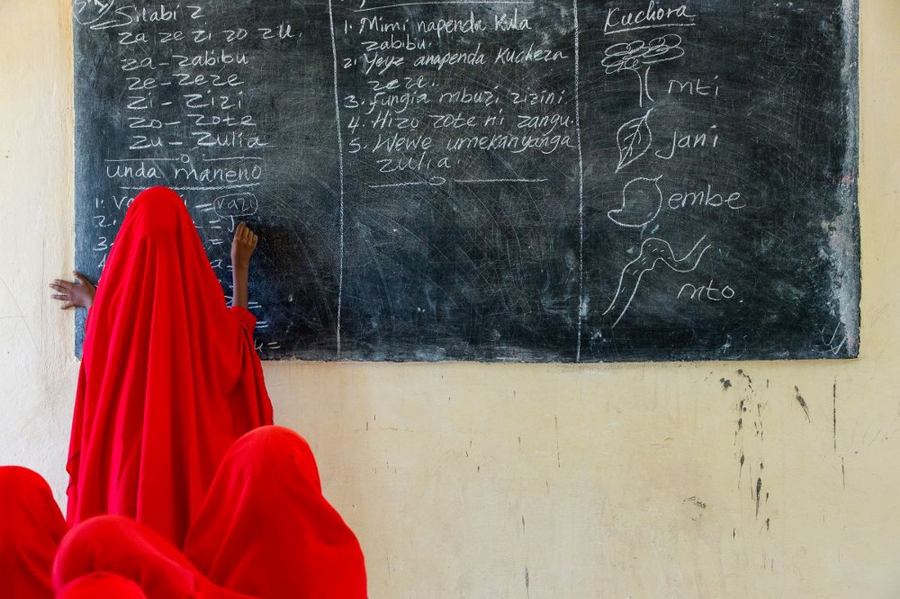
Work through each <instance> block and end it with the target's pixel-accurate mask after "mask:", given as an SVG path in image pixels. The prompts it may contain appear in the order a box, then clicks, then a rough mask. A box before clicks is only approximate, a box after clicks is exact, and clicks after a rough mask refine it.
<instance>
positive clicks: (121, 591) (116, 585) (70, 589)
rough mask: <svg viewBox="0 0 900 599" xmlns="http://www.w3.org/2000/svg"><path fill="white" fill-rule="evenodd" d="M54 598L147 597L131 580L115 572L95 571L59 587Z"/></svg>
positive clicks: (114, 598) (132, 598)
mask: <svg viewBox="0 0 900 599" xmlns="http://www.w3.org/2000/svg"><path fill="white" fill-rule="evenodd" d="M56 599H147V595H145V594H144V591H142V590H141V587H139V586H138V584H137V583H136V582H134V581H133V580H128V579H127V578H123V577H121V576H118V575H116V574H109V573H107V572H95V573H94V574H89V575H87V576H82V577H81V578H79V579H78V580H75V581H74V582H72V583H71V584H67V585H66V586H65V587H64V588H62V589H60V591H59V593H57V595H56Z"/></svg>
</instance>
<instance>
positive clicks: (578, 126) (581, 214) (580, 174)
mask: <svg viewBox="0 0 900 599" xmlns="http://www.w3.org/2000/svg"><path fill="white" fill-rule="evenodd" d="M572 11H573V17H574V30H575V40H574V44H575V133H576V135H577V136H578V307H577V310H578V327H577V328H578V334H577V337H578V341H577V343H578V345H577V347H576V348H575V361H576V362H581V326H582V321H583V320H584V153H583V151H582V148H581V98H580V95H579V93H580V91H581V90H580V85H581V82H580V69H581V64H580V62H581V31H580V29H579V25H578V0H572Z"/></svg>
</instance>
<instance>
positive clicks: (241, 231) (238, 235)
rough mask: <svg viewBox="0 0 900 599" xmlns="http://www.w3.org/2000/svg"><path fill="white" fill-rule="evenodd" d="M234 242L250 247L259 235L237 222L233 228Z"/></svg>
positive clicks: (253, 245)
mask: <svg viewBox="0 0 900 599" xmlns="http://www.w3.org/2000/svg"><path fill="white" fill-rule="evenodd" d="M234 242H235V243H239V244H241V245H244V246H247V247H249V248H251V249H252V248H255V247H256V244H257V243H258V242H259V236H258V235H257V234H256V233H254V232H253V231H252V230H251V229H250V227H248V226H247V225H245V224H244V223H239V224H238V226H237V227H236V228H235V230H234Z"/></svg>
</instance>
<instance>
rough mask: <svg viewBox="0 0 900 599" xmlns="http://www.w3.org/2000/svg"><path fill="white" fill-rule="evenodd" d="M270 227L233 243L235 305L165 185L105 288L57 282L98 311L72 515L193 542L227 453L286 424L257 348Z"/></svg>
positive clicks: (113, 262)
mask: <svg viewBox="0 0 900 599" xmlns="http://www.w3.org/2000/svg"><path fill="white" fill-rule="evenodd" d="M256 243H257V237H256V235H254V234H253V232H252V231H250V229H248V228H246V227H244V225H243V224H241V225H240V226H239V227H238V228H237V230H236V232H235V237H234V243H233V245H232V270H233V280H234V295H233V300H232V305H231V307H230V308H229V307H228V306H227V305H226V302H225V296H224V293H223V291H222V287H221V285H220V283H219V281H218V279H217V278H216V276H215V273H214V272H213V270H212V268H211V267H210V264H209V260H208V258H207V255H206V252H205V251H204V249H203V246H202V244H201V242H200V237H199V235H198V234H197V230H196V228H195V226H194V223H193V221H192V220H191V217H190V215H189V214H188V211H187V209H186V208H185V205H184V201H183V200H182V199H181V198H180V197H179V196H178V194H176V193H175V192H174V191H172V190H171V189H168V188H165V187H153V188H151V189H148V190H146V191H144V192H142V193H141V194H140V195H138V196H137V197H136V198H135V199H134V201H133V202H132V204H131V206H130V207H129V209H128V212H127V214H126V217H125V219H124V221H123V223H122V227H121V229H120V230H119V233H118V235H117V237H116V240H115V244H114V246H113V248H112V250H111V252H110V255H109V257H108V259H107V263H106V266H105V268H104V271H103V277H102V279H101V281H100V282H99V284H98V286H97V288H96V296H94V297H91V294H92V289H91V287H90V286H89V285H88V284H86V281H85V280H83V279H82V283H81V284H72V283H67V282H65V281H55V282H54V284H53V285H51V286H52V287H53V288H54V289H56V290H57V292H58V294H57V295H54V298H56V299H60V300H62V301H64V302H65V304H64V305H63V307H64V308H65V307H69V306H71V305H85V306H86V307H90V313H89V317H88V320H87V326H86V331H85V341H84V353H83V359H82V363H81V371H80V374H79V380H78V389H77V394H76V401H75V414H74V418H73V424H72V435H71V440H70V448H69V458H68V462H67V465H66V469H67V471H68V473H69V476H70V483H69V489H68V512H67V521H68V523H69V525H70V526H71V525H75V524H77V523H79V522H81V521H83V520H85V519H87V518H90V517H91V516H96V515H101V514H112V515H119V516H127V517H129V518H133V519H134V520H136V521H138V522H139V523H141V524H143V525H145V526H147V527H149V528H151V529H153V530H155V531H156V532H158V533H159V534H161V535H162V536H163V537H164V538H166V539H167V540H169V541H170V542H171V543H173V544H174V545H175V546H176V547H182V546H183V543H184V537H185V534H186V533H187V530H188V527H189V526H190V523H191V522H192V521H193V519H194V516H195V515H196V514H197V512H198V511H199V509H200V506H201V504H202V502H203V500H204V498H205V497H206V494H207V491H208V490H209V486H210V484H211V483H212V479H213V476H214V475H215V473H216V469H217V468H218V465H219V463H220V461H221V460H222V457H223V456H224V455H225V452H226V451H227V450H228V448H229V447H230V446H231V444H232V443H234V441H235V440H237V439H238V438H239V437H241V435H243V434H244V433H246V432H248V431H250V430H252V429H254V428H256V427H259V426H262V425H268V424H272V405H271V402H270V400H269V396H268V393H267V392H266V387H265V382H264V380H263V373H262V367H261V365H260V362H259V357H258V356H257V354H256V350H255V347H254V344H253V329H254V326H255V324H256V318H255V317H254V316H253V315H252V314H251V313H250V312H249V311H248V310H247V305H248V291H247V287H248V271H249V264H250V257H251V256H252V254H253V252H254V250H255V248H256Z"/></svg>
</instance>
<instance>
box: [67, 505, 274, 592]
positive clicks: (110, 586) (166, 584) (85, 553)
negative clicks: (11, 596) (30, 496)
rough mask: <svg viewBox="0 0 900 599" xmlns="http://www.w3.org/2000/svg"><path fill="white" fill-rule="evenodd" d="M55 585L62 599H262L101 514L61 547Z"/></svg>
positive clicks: (125, 521) (139, 529)
mask: <svg viewBox="0 0 900 599" xmlns="http://www.w3.org/2000/svg"><path fill="white" fill-rule="evenodd" d="M53 582H54V584H55V586H56V588H57V589H58V592H59V595H58V597H57V599H59V597H66V598H68V597H69V595H68V594H67V593H72V598H81V597H85V598H88V597H91V598H100V597H115V598H117V599H118V597H119V595H116V594H115V592H116V591H120V592H122V593H123V595H122V597H123V598H124V597H128V598H131V597H132V596H133V597H135V598H141V597H146V598H147V599H256V598H255V597H249V596H247V595H241V594H239V593H232V592H231V591H228V590H226V589H222V588H219V587H217V586H216V585H214V584H212V583H211V582H210V581H209V580H208V579H206V577H204V576H203V575H202V574H201V573H200V572H198V571H197V569H196V568H195V567H194V565H193V564H191V563H190V562H189V561H188V560H187V558H185V557H184V555H182V553H181V552H180V551H178V550H177V549H176V548H175V547H173V546H172V544H171V543H170V542H169V541H167V540H166V539H164V538H163V537H162V536H160V535H159V534H158V533H156V532H155V531H154V530H152V529H151V528H148V527H147V526H144V525H142V524H139V523H138V522H135V521H134V520H131V519H129V518H123V517H121V516H98V517H96V518H89V519H88V520H85V521H84V522H82V523H80V524H78V525H77V526H75V527H74V528H73V529H72V530H71V532H69V534H67V535H66V536H65V538H63V540H62V543H60V545H59V552H58V553H57V555H56V561H55V562H54V564H53ZM91 591H93V592H95V593H96V594H91ZM128 593H130V594H128ZM136 593H140V594H139V595H138V594H136ZM284 599H288V596H285V597H284Z"/></svg>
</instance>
